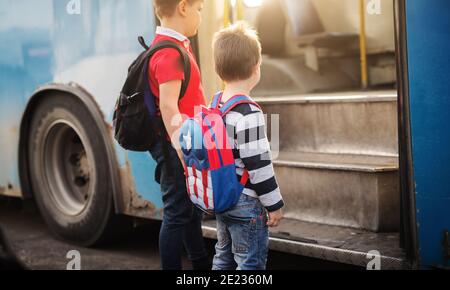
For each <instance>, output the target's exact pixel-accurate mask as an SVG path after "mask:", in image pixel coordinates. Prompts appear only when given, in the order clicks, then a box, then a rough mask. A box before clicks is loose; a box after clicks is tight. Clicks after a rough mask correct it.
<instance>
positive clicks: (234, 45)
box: [213, 22, 284, 270]
mask: <svg viewBox="0 0 450 290" xmlns="http://www.w3.org/2000/svg"><path fill="white" fill-rule="evenodd" d="M213 46H214V59H215V66H216V71H217V73H218V75H219V76H220V78H221V79H222V80H223V81H224V82H225V89H224V91H223V95H222V100H221V102H222V103H225V102H226V101H227V100H229V99H230V98H232V97H233V96H235V95H247V96H249V94H250V91H251V90H252V89H253V88H254V87H255V86H256V85H257V84H258V82H259V80H260V75H261V72H260V66H261V44H260V42H259V40H258V36H257V34H256V31H254V30H252V29H250V28H248V27H247V26H246V25H245V24H244V23H242V22H241V23H238V24H236V25H233V26H231V27H229V28H226V29H223V30H221V31H219V32H218V33H216V35H215V38H214V45H213ZM224 122H225V124H226V127H227V133H228V138H230V139H231V138H232V139H233V140H230V141H232V142H230V143H232V144H233V154H234V158H235V164H236V167H237V169H236V171H237V175H238V178H239V180H240V177H241V175H242V174H243V172H244V169H247V170H248V171H249V180H248V182H247V184H246V185H245V188H244V191H243V193H242V194H241V197H240V199H239V202H238V204H237V205H236V206H235V207H233V208H231V209H230V210H228V211H226V212H224V213H221V214H217V215H216V219H217V231H218V232H217V235H218V241H217V244H216V254H215V256H214V260H213V270H231V269H236V268H237V269H238V270H263V269H265V267H266V261H267V253H268V243H269V231H268V227H276V226H277V225H278V224H279V222H280V220H281V219H282V212H281V208H282V207H283V206H284V202H283V199H282V197H281V193H280V189H279V187H278V184H277V180H276V178H275V174H274V170H273V165H272V161H271V154H270V146H269V142H268V140H267V137H266V134H265V121H264V115H263V112H262V111H261V110H260V109H259V108H258V107H256V106H254V105H251V104H240V105H238V106H236V107H235V108H234V109H233V110H231V111H230V112H229V113H228V114H226V115H225V116H224Z"/></svg>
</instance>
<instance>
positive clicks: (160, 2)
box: [153, 0, 199, 19]
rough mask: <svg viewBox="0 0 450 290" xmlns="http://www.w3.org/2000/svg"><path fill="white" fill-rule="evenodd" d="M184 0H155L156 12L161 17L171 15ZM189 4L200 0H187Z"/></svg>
mask: <svg viewBox="0 0 450 290" xmlns="http://www.w3.org/2000/svg"><path fill="white" fill-rule="evenodd" d="M181 1H183V0H153V6H154V7H155V14H156V16H158V18H159V19H161V18H162V17H170V16H172V15H173V13H174V12H175V8H176V7H177V5H178V4H179V3H180V2H181ZM186 1H187V2H188V3H189V4H192V3H194V2H196V1H199V0H186Z"/></svg>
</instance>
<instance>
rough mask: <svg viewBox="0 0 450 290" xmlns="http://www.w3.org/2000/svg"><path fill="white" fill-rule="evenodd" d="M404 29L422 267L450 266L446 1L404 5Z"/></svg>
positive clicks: (449, 7) (449, 30)
mask: <svg viewBox="0 0 450 290" xmlns="http://www.w3.org/2000/svg"><path fill="white" fill-rule="evenodd" d="M406 27H407V34H408V35H407V43H408V67H409V72H408V74H409V84H410V111H411V131H412V145H413V146H412V147H413V166H414V177H415V185H416V188H415V190H416V208H417V227H418V235H419V255H420V262H421V265H422V266H424V267H427V266H432V265H446V266H449V265H450V264H449V262H448V260H445V258H444V245H443V240H444V231H445V230H450V190H449V182H450V150H449V149H450V130H449V124H450V111H449V109H450V73H449V68H450V56H449V52H450V37H449V35H450V1H448V0H435V1H427V0H414V1H406Z"/></svg>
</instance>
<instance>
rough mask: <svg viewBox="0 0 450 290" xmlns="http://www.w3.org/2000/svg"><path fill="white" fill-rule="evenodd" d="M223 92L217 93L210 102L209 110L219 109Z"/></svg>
mask: <svg viewBox="0 0 450 290" xmlns="http://www.w3.org/2000/svg"><path fill="white" fill-rule="evenodd" d="M222 94H223V92H218V93H216V94H215V95H214V97H213V99H212V102H211V108H214V109H219V104H220V100H221V99H222Z"/></svg>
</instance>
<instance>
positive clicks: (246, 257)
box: [213, 194, 269, 270]
mask: <svg viewBox="0 0 450 290" xmlns="http://www.w3.org/2000/svg"><path fill="white" fill-rule="evenodd" d="M216 219H217V240H218V241H217V244H216V255H215V256H214V260H213V270H234V269H237V270H265V268H266V262H267V253H268V248H269V247H268V246H269V230H268V227H267V225H266V223H267V217H266V210H265V208H264V207H263V206H262V205H261V203H260V201H259V199H257V198H254V197H250V196H248V195H246V194H241V197H240V198H239V202H238V203H237V204H236V206H235V207H233V208H232V209H230V210H228V211H226V212H224V213H221V214H216Z"/></svg>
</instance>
